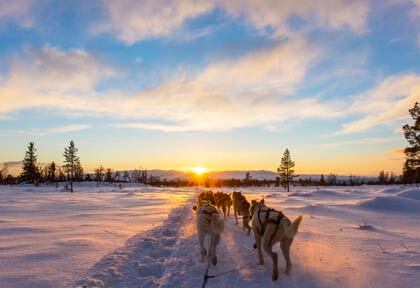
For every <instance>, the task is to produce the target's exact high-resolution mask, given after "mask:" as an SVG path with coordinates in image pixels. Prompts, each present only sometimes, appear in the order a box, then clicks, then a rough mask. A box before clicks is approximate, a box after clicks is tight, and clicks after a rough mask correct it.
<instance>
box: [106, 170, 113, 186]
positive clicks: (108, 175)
mask: <svg viewBox="0 0 420 288" xmlns="http://www.w3.org/2000/svg"><path fill="white" fill-rule="evenodd" d="M105 181H106V182H108V183H112V182H114V177H113V176H112V170H111V168H108V169H106V172H105Z"/></svg>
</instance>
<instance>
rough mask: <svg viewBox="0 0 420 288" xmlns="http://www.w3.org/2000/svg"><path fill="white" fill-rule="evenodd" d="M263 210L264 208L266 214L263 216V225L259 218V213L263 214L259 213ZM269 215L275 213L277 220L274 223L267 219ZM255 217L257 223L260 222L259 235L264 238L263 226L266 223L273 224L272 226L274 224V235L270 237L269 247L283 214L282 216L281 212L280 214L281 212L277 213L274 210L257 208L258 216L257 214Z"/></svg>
mask: <svg viewBox="0 0 420 288" xmlns="http://www.w3.org/2000/svg"><path fill="white" fill-rule="evenodd" d="M263 208H265V209H267V210H266V211H265V212H266V214H265V220H264V223H263V222H262V221H261V217H260V214H261V212H264V211H261V210H262V209H263ZM270 213H277V219H276V220H275V221H274V220H272V219H269V217H270ZM257 217H258V221H259V222H260V226H261V235H263V236H264V233H265V225H266V224H267V223H274V224H276V229H274V233H273V234H272V235H271V237H270V242H269V244H270V246H271V243H272V241H273V237H274V235H276V233H277V229H278V228H279V225H280V221H281V219H283V217H284V214H283V212H281V211H277V210H275V209H272V208H268V207H259V208H258V214H257Z"/></svg>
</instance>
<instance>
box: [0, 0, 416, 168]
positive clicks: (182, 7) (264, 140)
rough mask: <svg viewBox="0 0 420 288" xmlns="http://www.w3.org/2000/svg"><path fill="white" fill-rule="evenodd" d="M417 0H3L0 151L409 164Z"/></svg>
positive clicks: (86, 160) (128, 160)
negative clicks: (71, 147)
mask: <svg viewBox="0 0 420 288" xmlns="http://www.w3.org/2000/svg"><path fill="white" fill-rule="evenodd" d="M416 101H420V1H419V0H381V1H368V0H363V1H358V0H354V1H347V0H325V1H310V0H307V1H306V0H293V1H285V0H267V1H257V0H226V1H222V0H210V1H200V0H186V1H175V0H154V1H152V0H151V1H136V0H118V1H117V0H109V1H100V0H91V1H78V0H75V1H58V0H57V1H53V0H15V1H8V0H0V137H1V149H0V162H8V161H20V160H22V159H23V157H24V152H25V149H26V146H27V145H28V143H29V142H30V141H34V142H35V146H36V148H37V150H38V155H39V161H40V162H41V163H48V162H51V161H53V160H54V161H57V162H61V161H62V158H63V157H62V154H63V150H64V147H65V146H66V145H68V143H69V141H70V140H74V142H75V144H76V146H77V147H78V148H79V155H80V157H81V161H82V165H83V166H84V167H85V170H86V171H91V170H93V168H95V167H97V166H99V165H103V166H105V167H111V168H113V169H118V170H122V169H134V168H138V167H143V168H148V169H152V168H160V169H176V170H186V169H187V170H188V169H189V168H191V167H196V166H203V167H207V168H208V169H209V170H213V171H217V170H251V169H252V170H253V169H265V170H273V171H274V170H276V168H277V167H278V165H279V162H280V159H281V156H282V153H283V151H284V150H285V149H286V148H289V150H290V152H291V156H292V159H293V160H295V162H296V171H297V172H298V173H330V172H333V173H337V174H343V175H346V174H358V175H376V174H377V173H378V171H380V170H386V171H393V172H396V173H400V172H401V168H402V164H403V155H402V153H401V149H402V148H403V147H405V146H406V142H405V140H404V137H403V135H402V133H401V126H402V125H403V124H405V123H408V121H409V120H410V119H409V117H408V109H409V108H410V107H412V106H413V105H414V103H415V102H416Z"/></svg>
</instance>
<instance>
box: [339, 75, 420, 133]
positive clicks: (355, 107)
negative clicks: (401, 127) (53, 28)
mask: <svg viewBox="0 0 420 288" xmlns="http://www.w3.org/2000/svg"><path fill="white" fill-rule="evenodd" d="M419 99H420V75H417V74H403V75H396V76H390V77H388V78H386V79H384V80H383V81H382V82H380V83H379V84H378V85H377V86H376V87H375V88H373V89H371V90H370V91H368V92H366V93H363V94H361V95H359V96H357V97H356V98H355V99H354V100H353V103H352V104H351V106H350V108H349V109H348V111H347V113H349V114H358V115H363V116H362V118H361V119H359V120H356V121H353V122H350V123H346V124H344V125H343V128H342V130H341V131H339V132H338V133H337V134H341V135H342V134H351V133H356V132H362V131H366V130H369V129H371V128H373V127H376V126H378V125H383V124H390V123H393V122H395V121H397V120H401V119H404V118H406V117H408V109H409V108H411V107H412V106H413V105H414V103H415V102H416V101H419Z"/></svg>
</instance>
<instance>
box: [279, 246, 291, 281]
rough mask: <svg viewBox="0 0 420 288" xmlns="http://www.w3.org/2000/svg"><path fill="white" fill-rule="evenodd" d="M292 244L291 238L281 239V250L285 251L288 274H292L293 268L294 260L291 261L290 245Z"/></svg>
mask: <svg viewBox="0 0 420 288" xmlns="http://www.w3.org/2000/svg"><path fill="white" fill-rule="evenodd" d="M291 245H292V241H291V240H290V239H285V240H283V241H281V244H280V247H281V252H282V253H283V257H284V260H286V274H287V275H289V274H290V270H291V269H292V262H291V261H290V246H291Z"/></svg>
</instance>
